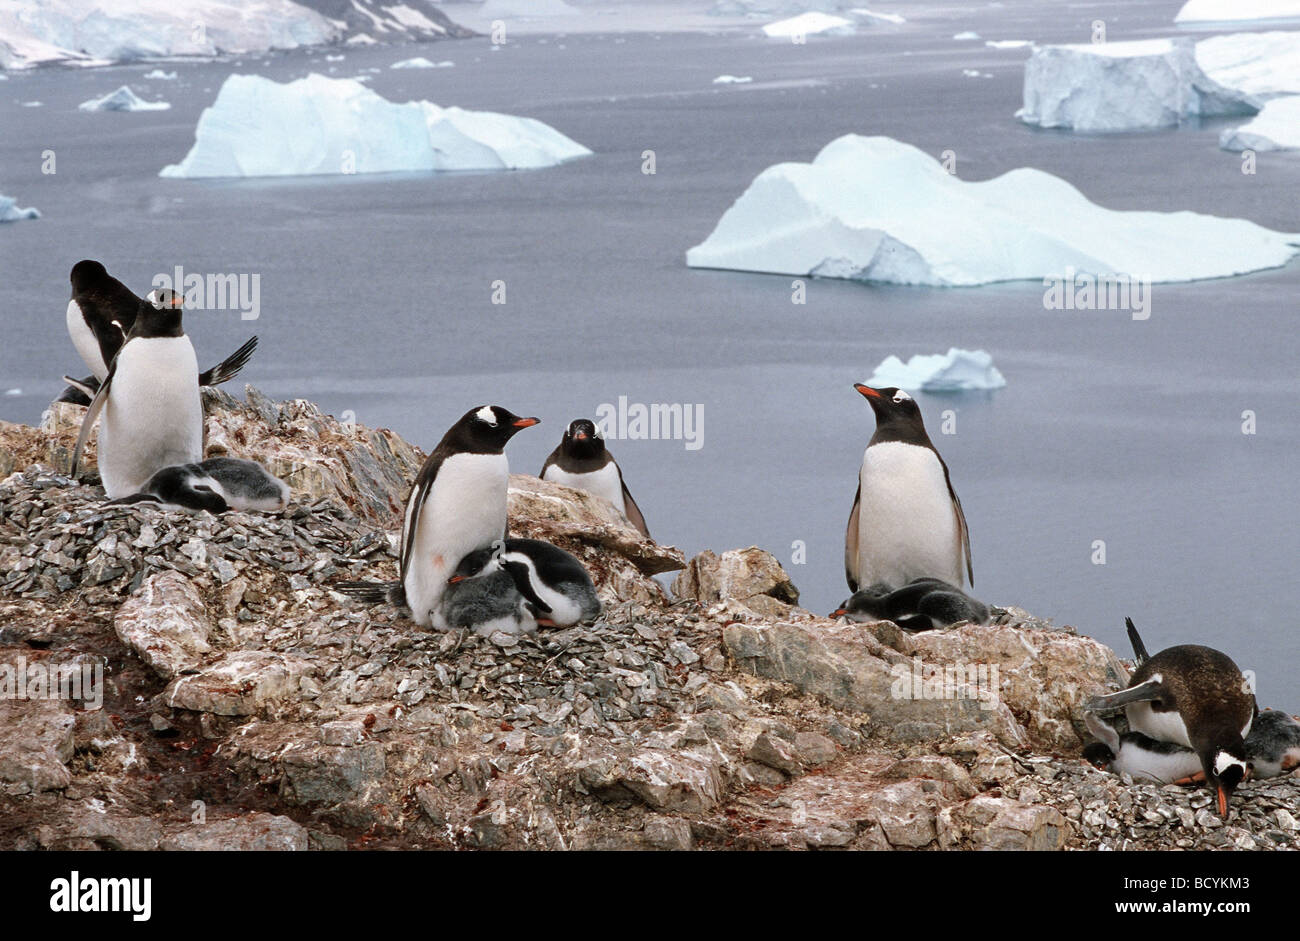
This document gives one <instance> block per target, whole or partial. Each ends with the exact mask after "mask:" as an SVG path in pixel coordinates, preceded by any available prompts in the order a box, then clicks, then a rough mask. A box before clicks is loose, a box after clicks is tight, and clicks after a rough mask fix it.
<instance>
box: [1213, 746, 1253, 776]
mask: <svg viewBox="0 0 1300 941" xmlns="http://www.w3.org/2000/svg"><path fill="white" fill-rule="evenodd" d="M1234 766H1235V767H1238V768H1240V769H1241V770H1242V771H1245V770H1246V765H1245V764H1244V763H1243V762H1242V761H1240V760H1239V759H1237V758H1233V757H1232V756H1231V755H1229V754H1228V753H1227V752H1226V751H1221V752H1219V753H1218V754H1217V755H1215V756H1214V773H1215V774H1216V775H1222V774H1223V772H1225V771H1227V770H1228V769H1229V768H1232V767H1234Z"/></svg>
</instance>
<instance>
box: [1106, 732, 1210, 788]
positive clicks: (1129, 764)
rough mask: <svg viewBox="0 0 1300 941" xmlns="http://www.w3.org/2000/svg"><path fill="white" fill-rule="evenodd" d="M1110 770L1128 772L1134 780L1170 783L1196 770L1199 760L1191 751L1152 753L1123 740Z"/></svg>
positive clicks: (1190, 774)
mask: <svg viewBox="0 0 1300 941" xmlns="http://www.w3.org/2000/svg"><path fill="white" fill-rule="evenodd" d="M1111 770H1112V771H1114V772H1115V773H1116V774H1121V773H1122V774H1127V775H1130V776H1132V778H1133V780H1134V781H1154V782H1155V783H1157V784H1172V783H1173V782H1174V781H1179V780H1181V779H1183V778H1186V777H1190V776H1192V775H1193V774H1196V772H1198V771H1200V770H1201V759H1200V758H1198V757H1197V756H1196V752H1194V751H1180V752H1172V753H1168V752H1152V751H1147V750H1145V749H1143V748H1139V747H1138V746H1136V745H1133V744H1130V743H1128V742H1125V743H1122V744H1121V745H1120V749H1119V754H1118V755H1116V756H1115V761H1114V762H1112V764H1111Z"/></svg>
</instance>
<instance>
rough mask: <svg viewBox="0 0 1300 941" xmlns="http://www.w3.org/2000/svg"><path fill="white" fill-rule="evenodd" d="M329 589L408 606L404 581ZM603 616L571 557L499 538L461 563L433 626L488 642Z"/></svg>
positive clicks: (538, 543)
mask: <svg viewBox="0 0 1300 941" xmlns="http://www.w3.org/2000/svg"><path fill="white" fill-rule="evenodd" d="M331 587H332V588H333V589H334V590H335V591H338V592H341V593H343V594H345V595H350V596H352V597H354V598H357V599H359V600H360V601H363V602H366V603H369V604H384V603H388V604H394V605H397V606H398V607H402V608H405V607H406V592H405V591H404V590H403V588H402V583H401V582H369V581H361V582H339V583H338V584H336V585H332V586H331ZM599 614H600V600H599V599H598V598H597V597H596V586H595V584H594V583H593V582H592V580H591V575H589V574H588V573H587V570H586V568H584V567H583V564H582V563H581V562H579V561H578V560H577V559H576V558H574V557H573V556H572V555H570V554H569V553H567V552H565V551H564V550H563V549H561V548H559V547H558V546H553V545H551V544H550V543H549V542H543V541H542V540H540V539H505V540H501V539H498V540H497V541H496V542H494V543H492V545H490V546H485V547H484V548H481V549H477V550H475V551H474V552H471V553H470V554H469V555H467V556H465V557H464V558H463V559H461V560H460V563H459V564H458V565H457V566H456V569H455V571H454V572H453V573H452V576H451V578H449V579H448V580H447V589H446V591H445V592H444V593H443V596H442V600H441V602H440V604H439V609H438V617H437V618H436V619H435V622H434V623H435V626H436V627H439V628H441V629H443V630H472V631H474V632H475V633H477V634H480V635H482V636H484V637H487V636H489V635H491V634H493V633H495V632H497V631H504V632H505V633H507V634H531V633H533V632H534V631H536V630H537V629H538V627H572V626H573V625H574V624H577V623H579V622H581V621H591V620H593V619H595V618H596V617H597V616H598V615H599Z"/></svg>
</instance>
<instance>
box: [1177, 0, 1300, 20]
mask: <svg viewBox="0 0 1300 941" xmlns="http://www.w3.org/2000/svg"><path fill="white" fill-rule="evenodd" d="M1297 19H1300V0H1187V2H1186V3H1184V4H1183V7H1182V9H1181V10H1179V11H1178V15H1177V16H1175V17H1174V22H1175V23H1182V24H1186V25H1191V24H1200V23H1236V22H1241V21H1244V20H1254V21H1263V22H1281V21H1283V20H1297Z"/></svg>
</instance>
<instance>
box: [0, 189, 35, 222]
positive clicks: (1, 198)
mask: <svg viewBox="0 0 1300 941" xmlns="http://www.w3.org/2000/svg"><path fill="white" fill-rule="evenodd" d="M40 217H41V214H40V213H39V212H37V211H36V210H35V209H19V208H18V203H17V201H16V200H15V199H13V198H12V197H10V196H6V195H4V194H3V193H0V222H17V221H18V220H20V219H39V218H40Z"/></svg>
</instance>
